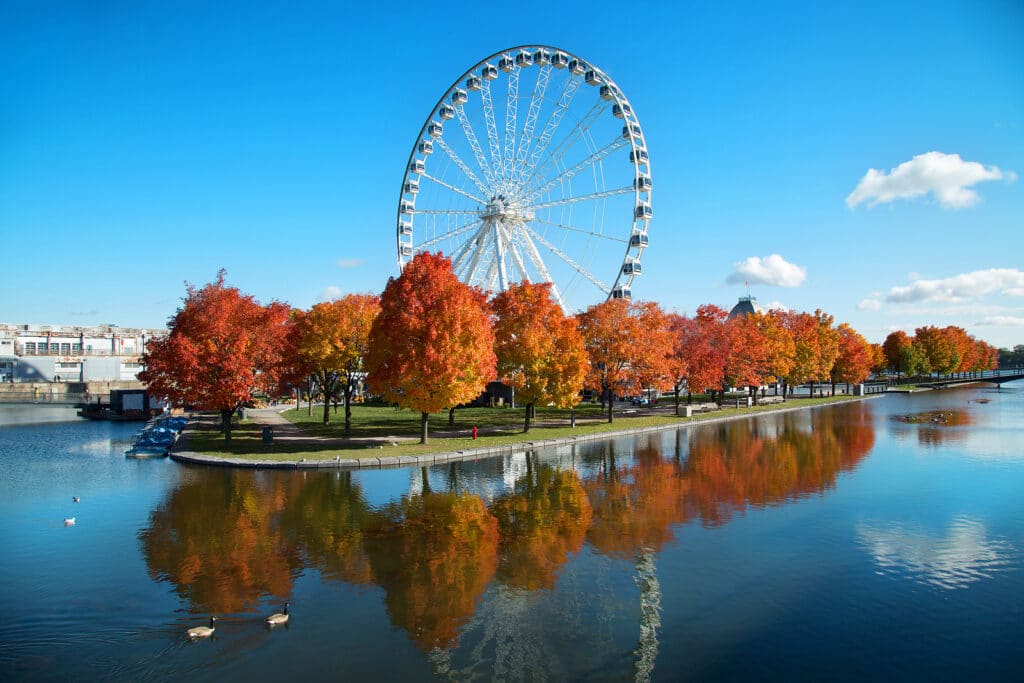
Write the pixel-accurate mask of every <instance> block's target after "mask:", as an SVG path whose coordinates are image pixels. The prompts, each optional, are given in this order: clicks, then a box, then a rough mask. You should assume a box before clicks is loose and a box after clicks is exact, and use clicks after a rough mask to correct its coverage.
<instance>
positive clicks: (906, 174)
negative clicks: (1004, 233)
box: [846, 152, 1017, 209]
mask: <svg viewBox="0 0 1024 683" xmlns="http://www.w3.org/2000/svg"><path fill="white" fill-rule="evenodd" d="M1016 179H1017V174H1015V173H1014V172H1013V171H1006V172H1004V171H1002V170H1000V168H999V167H998V166H983V165H982V164H979V163H978V162H977V161H964V160H963V159H961V158H960V155H959V154H943V153H942V152H928V153H926V154H918V155H917V156H916V157H914V158H913V159H911V160H910V161H904V162H903V163H902V164H900V165H899V166H897V167H896V168H893V169H889V172H888V173H886V172H885V171H881V170H879V169H877V168H870V169H868V172H867V173H866V174H865V175H864V177H863V178H861V179H860V182H859V183H857V187H856V188H854V190H853V192H851V193H850V196H849V197H847V198H846V205H847V206H848V207H850V208H851V209H852V208H854V207H855V206H857V205H858V204H860V203H862V202H867V203H868V206H875V205H876V204H885V203H888V202H892V201H895V200H897V199H913V198H914V197H920V196H921V195H924V194H928V193H929V192H931V193H932V194H934V195H935V197H936V198H937V199H938V200H939V205H940V206H942V207H943V208H944V209H962V208H964V207H967V206H973V205H974V204H977V203H978V201H979V200H980V197H979V196H978V193H977V192H975V191H974V190H972V189H970V188H971V186H972V185H976V184H978V183H981V182H985V181H986V180H1006V181H1007V182H1013V181H1015V180H1016Z"/></svg>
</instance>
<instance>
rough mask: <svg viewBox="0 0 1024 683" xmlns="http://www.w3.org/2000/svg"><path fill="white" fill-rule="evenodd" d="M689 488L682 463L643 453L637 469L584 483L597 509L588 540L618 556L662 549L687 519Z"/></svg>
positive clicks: (612, 472)
mask: <svg viewBox="0 0 1024 683" xmlns="http://www.w3.org/2000/svg"><path fill="white" fill-rule="evenodd" d="M688 487H689V485H688V483H687V482H686V481H685V480H684V479H683V476H682V472H681V471H680V468H679V465H678V464H677V463H675V462H669V461H664V460H661V459H660V457H658V456H657V455H652V454H649V453H644V452H640V453H638V454H637V458H636V463H635V464H634V465H631V466H629V467H623V468H614V467H613V468H611V469H610V470H608V471H606V472H602V473H601V474H600V475H598V476H597V477H596V478H594V479H591V480H589V481H587V482H586V483H584V489H585V490H586V492H587V495H588V496H589V498H590V504H591V506H592V508H593V510H594V519H593V523H592V524H591V526H590V529H589V531H588V532H587V538H588V539H589V540H590V543H591V544H592V545H593V546H594V547H595V548H597V549H598V550H600V551H601V552H603V553H606V554H608V555H612V556H616V557H626V558H629V557H633V556H634V555H636V554H637V553H640V552H657V551H659V550H661V548H662V547H663V546H664V545H665V544H666V543H668V542H669V541H671V540H672V537H673V536H672V526H673V525H674V524H678V523H680V522H682V521H684V519H685V517H686V507H685V506H686V492H687V490H688Z"/></svg>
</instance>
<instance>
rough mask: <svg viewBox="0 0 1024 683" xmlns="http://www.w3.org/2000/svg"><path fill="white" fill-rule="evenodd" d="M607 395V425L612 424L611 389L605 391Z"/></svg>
mask: <svg viewBox="0 0 1024 683" xmlns="http://www.w3.org/2000/svg"><path fill="white" fill-rule="evenodd" d="M605 392H606V393H607V394H608V424H611V423H612V388H611V387H608V388H607V389H605Z"/></svg>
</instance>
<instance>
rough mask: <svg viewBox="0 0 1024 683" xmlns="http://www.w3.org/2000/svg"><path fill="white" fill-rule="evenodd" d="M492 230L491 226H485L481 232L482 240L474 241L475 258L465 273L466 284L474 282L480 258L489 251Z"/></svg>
mask: <svg viewBox="0 0 1024 683" xmlns="http://www.w3.org/2000/svg"><path fill="white" fill-rule="evenodd" d="M490 228H491V226H490V225H488V224H485V225H484V227H483V230H482V231H481V235H480V238H479V239H477V240H475V241H474V244H473V246H474V247H476V249H475V250H474V251H473V258H472V259H471V260H470V262H469V266H468V268H467V269H466V271H465V273H466V277H465V281H466V282H469V283H472V282H473V278H474V277H475V276H476V269H477V266H479V265H480V258H481V257H482V256H483V255H484V254H485V253H486V252H487V251H488V249H487V242H488V241H489V240H490V237H491V232H492V231H491V229H490Z"/></svg>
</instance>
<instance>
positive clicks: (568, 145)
mask: <svg viewBox="0 0 1024 683" xmlns="http://www.w3.org/2000/svg"><path fill="white" fill-rule="evenodd" d="M606 108H607V105H606V104H604V103H602V102H598V103H597V104H595V105H594V106H593V107H591V109H590V111H588V112H587V113H586V115H584V116H583V117H582V118H581V119H580V120H579V121H577V122H576V125H575V126H573V128H572V130H571V131H569V133H568V134H567V135H566V136H565V137H564V138H563V139H562V140H561V141H559V143H558V145H557V146H556V147H555V148H554V149H553V150H551V153H550V154H548V155H547V157H546V158H545V159H544V162H543V163H542V164H540V166H537V167H536V170H535V171H534V172H533V173H532V174H531V175H530V177H527V178H524V179H523V181H522V182H523V184H524V185H528V184H529V183H530V182H531V181H532V180H533V178H534V177H537V178H543V177H544V172H545V171H546V170H547V169H548V168H549V167H550V166H551V165H552V163H555V162H558V161H561V159H562V158H563V157H565V155H566V154H567V153H568V152H569V150H570V149H572V147H573V145H575V144H576V143H577V142H578V141H579V140H581V139H582V138H583V136H584V135H585V134H586V133H587V131H588V130H589V129H590V126H591V125H592V124H593V123H594V121H596V120H597V118H598V115H599V114H600V113H601V112H602V111H604V110H605V109H606ZM617 139H620V140H621V139H622V138H617ZM555 169H556V171H557V169H558V165H557V163H555Z"/></svg>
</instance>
